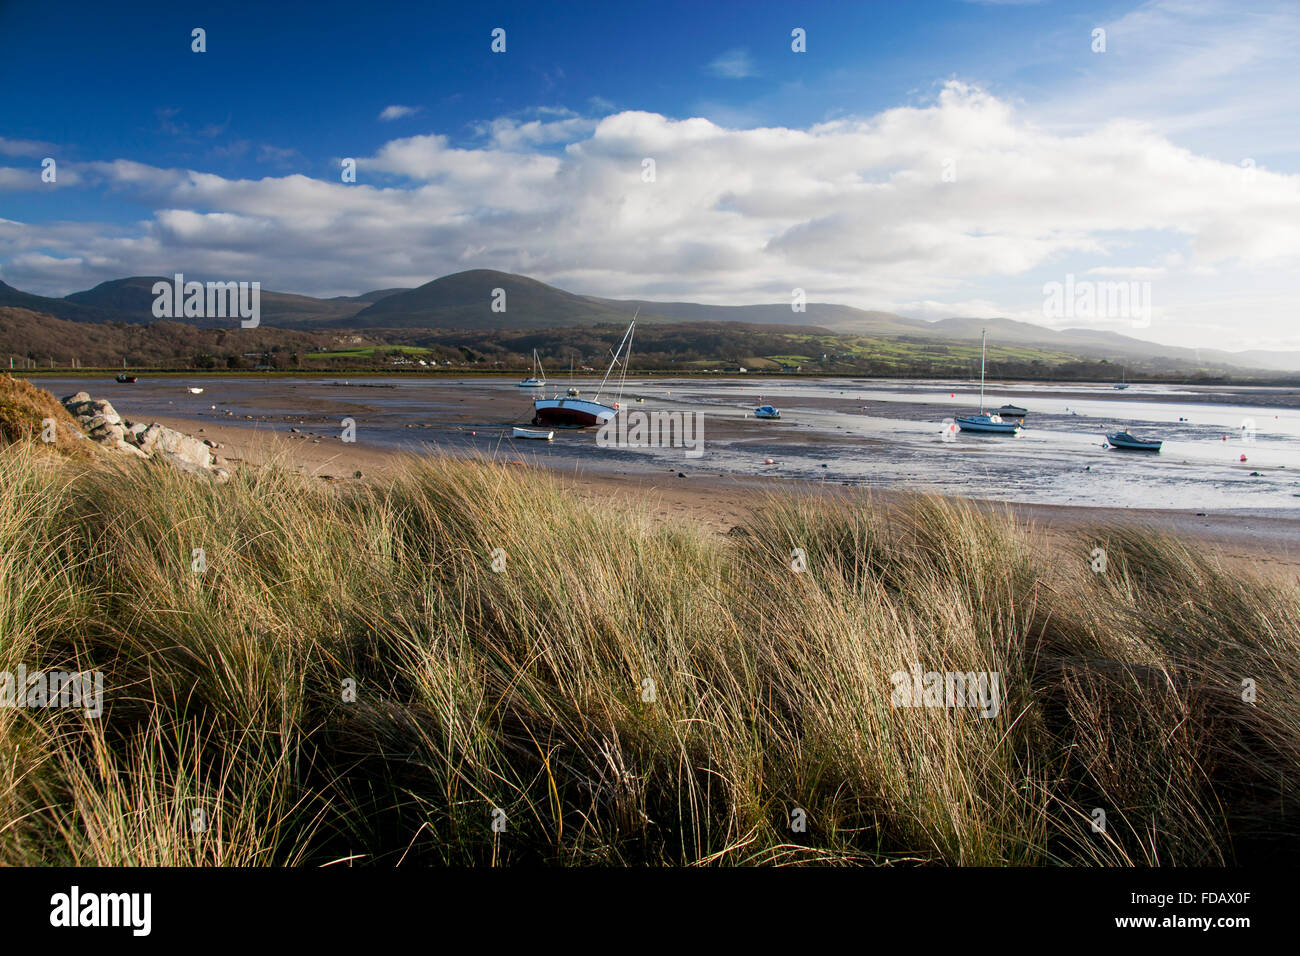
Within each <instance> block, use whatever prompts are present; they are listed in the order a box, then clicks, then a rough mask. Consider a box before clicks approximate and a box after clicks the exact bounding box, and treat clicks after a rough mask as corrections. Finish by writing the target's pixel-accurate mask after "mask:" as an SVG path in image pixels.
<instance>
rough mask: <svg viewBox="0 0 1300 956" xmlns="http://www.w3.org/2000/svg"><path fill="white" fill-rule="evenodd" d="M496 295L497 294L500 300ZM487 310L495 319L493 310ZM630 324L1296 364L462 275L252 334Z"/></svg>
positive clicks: (103, 291) (115, 288) (130, 315)
mask: <svg viewBox="0 0 1300 956" xmlns="http://www.w3.org/2000/svg"><path fill="white" fill-rule="evenodd" d="M170 281H171V280H170V279H169V278H167V277H163V276H132V277H128V278H124V279H113V280H110V281H108V282H102V283H100V284H99V285H97V286H95V287H94V288H93V289H87V290H85V291H83V292H74V293H72V294H71V295H67V296H64V297H62V298H57V297H49V296H39V295H33V294H31V293H27V292H23V291H21V290H19V289H15V288H14V287H12V286H10V285H8V284H6V283H4V282H0V307H5V306H9V307H15V308H21V309H28V310H31V311H33V312H38V313H44V314H47V315H51V316H54V317H55V318H58V319H63V320H66V321H69V322H86V323H104V322H120V323H127V324H148V323H153V322H156V321H158V320H157V319H155V317H154V315H153V302H154V298H155V297H154V295H153V292H152V289H153V285H154V283H156V282H168V283H170ZM497 290H502V292H503V293H504V295H502V294H501V292H497ZM494 303H495V304H496V308H495V309H494ZM633 313H639V321H641V322H643V323H652V324H658V323H701V322H707V323H719V322H724V323H740V324H744V325H751V326H778V325H779V326H785V327H789V326H803V327H806V328H807V329H808V330H809V331H827V332H831V333H835V334H854V335H876V336H884V337H890V338H897V339H905V340H922V341H926V342H936V341H952V342H970V341H972V340H975V341H977V340H978V339H979V337H980V332H981V330H984V329H987V330H988V331H989V334H990V339H991V340H997V341H998V342H1000V343H1001V344H1003V345H1006V344H1011V343H1014V344H1016V345H1021V346H1024V347H1026V348H1037V349H1047V350H1051V351H1054V352H1058V353H1065V354H1070V355H1077V356H1079V357H1081V358H1086V359H1090V360H1099V359H1105V360H1107V361H1111V362H1118V363H1152V362H1155V363H1172V364H1174V365H1177V366H1180V367H1188V368H1215V367H1219V368H1222V367H1229V368H1238V369H1254V370H1270V371H1296V370H1300V352H1294V351H1289V352H1288V351H1276V352H1270V351H1261V350H1255V351H1243V352H1229V351H1224V350H1219V349H1190V348H1179V347H1175V346H1166V345H1159V344H1157V343H1154V342H1147V341H1145V340H1142V339H1137V338H1133V337H1131V336H1126V335H1122V334H1120V333H1117V332H1110V331H1099V330H1093V329H1061V330H1056V329H1049V328H1045V327H1043V326H1039V325H1034V324H1032V323H1028V322H1019V321H1016V320H1012V319H998V318H993V319H988V318H949V319H943V320H940V321H937V322H929V321H925V320H922V319H914V318H908V317H906V316H901V315H896V314H894V313H891V312H877V311H869V310H864V309H857V308H853V307H851V306H846V305H837V304H833V303H818V302H810V303H808V304H807V306H806V309H805V311H804V312H801V313H797V312H793V311H792V310H791V308H790V305H789V303H774V304H762V305H734V306H719V305H702V304H699V303H694V302H657V301H651V300H641V299H609V298H600V297H597V296H588V295H580V294H577V293H573V292H568V291H566V290H564V289H559V288H556V287H554V286H550V285H547V284H546V283H543V282H539V281H538V280H536V279H532V278H529V277H527V276H520V275H514V274H511V273H507V272H497V271H493V270H489V269H473V270H469V271H466V272H458V273H455V274H453V275H447V276H442V277H441V278H438V279H434V280H432V281H430V282H426V283H425V284H424V285H421V286H418V287H417V288H413V289H405V288H398V289H379V290H374V291H371V292H364V293H361V294H359V295H354V296H337V297H334V298H329V299H322V298H316V297H313V296H307V295H297V294H294V293H287V292H273V291H268V290H262V292H261V323H262V325H263V326H266V327H272V328H283V329H293V330H300V331H344V330H364V329H371V330H375V329H442V330H447V329H466V330H480V331H481V330H489V329H514V330H541V329H555V328H571V327H581V326H595V325H600V324H604V323H614V324H621V323H626V322H627V320H628V319H629V318H630V317H631V316H632V314H633ZM176 321H178V322H183V323H184V324H188V325H192V326H195V327H197V328H206V329H216V328H229V327H230V326H231V324H232V323H231V320H230V319H220V318H216V319H178V320H176Z"/></svg>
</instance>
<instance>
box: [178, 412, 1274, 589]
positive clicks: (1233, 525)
mask: <svg viewBox="0 0 1300 956" xmlns="http://www.w3.org/2000/svg"><path fill="white" fill-rule="evenodd" d="M474 410H476V409H473V408H470V409H466V414H465V416H464V417H465V421H466V423H467V425H470V424H473V423H474V422H475V421H476V420H477V419H478V416H475V415H473V411H474ZM158 420H159V421H161V422H162V423H163V424H165V425H168V426H170V427H172V428H176V429H179V430H181V431H184V432H187V433H189V434H192V435H195V436H197V437H200V438H208V439H211V440H212V441H214V442H216V443H217V444H218V446H219V447H218V449H217V452H216V453H217V454H218V455H219V456H221V457H222V458H224V459H226V460H227V461H228V462H230V463H232V464H233V465H236V466H238V465H241V464H248V465H261V464H264V463H270V462H278V463H279V464H280V465H282V466H285V467H291V468H297V469H299V470H301V471H303V472H304V473H306V474H310V475H315V476H317V477H319V478H320V479H321V480H322V481H327V482H331V483H333V482H341V481H356V480H363V481H365V480H370V479H374V478H382V477H383V476H384V475H385V474H388V473H390V472H391V471H392V470H393V469H395V468H397V467H399V466H400V464H401V462H402V460H403V458H404V453H403V451H402V450H401V449H398V448H395V447H393V446H390V445H377V444H366V443H364V442H357V443H345V442H343V441H341V440H340V438H339V434H338V429H337V427H336V423H337V419H336V418H331V419H330V426H329V430H324V428H323V426H322V425H317V426H314V427H313V425H311V424H310V423H308V422H306V421H304V422H303V423H302V424H301V425H298V426H294V427H299V428H300V429H301V431H300V432H299V433H298V434H294V433H292V432H285V431H283V430H280V429H283V424H282V423H278V424H279V429H277V430H273V429H272V427H271V425H270V423H269V422H268V423H257V422H251V423H250V422H247V421H246V422H244V423H242V424H239V425H236V424H233V423H230V422H229V421H222V420H218V419H217V418H216V417H215V416H214V417H205V418H175V417H160V418H158ZM475 430H477V429H473V428H470V431H475ZM496 431H499V429H496V430H495V431H493V432H492V434H493V435H495V434H496ZM415 447H416V446H415V444H414V441H413V443H412V450H415ZM471 447H472V446H471ZM458 450H459V449H458ZM478 450H480V451H487V452H489V453H492V452H493V449H492V448H490V447H484V448H479V449H478ZM424 453H429V449H427V448H426V449H425V450H424ZM434 453H436V451H435V452H434ZM495 457H497V458H500V459H502V460H506V461H520V462H522V463H526V464H534V465H538V466H540V467H544V468H547V469H548V470H550V471H551V472H552V473H554V474H555V475H557V476H558V477H559V478H560V479H561V480H563V481H566V482H569V483H570V484H571V486H572V487H573V489H574V490H575V493H576V494H577V496H578V497H579V498H581V499H585V500H591V501H596V500H600V501H614V502H623V503H625V504H627V505H628V506H629V507H634V508H636V509H637V510H640V511H644V512H646V513H648V514H649V515H650V516H651V517H653V518H655V519H658V520H661V521H664V522H676V523H683V524H691V525H694V526H696V527H698V528H701V529H703V530H705V531H707V532H709V533H712V534H716V535H725V534H726V533H727V532H728V531H730V530H731V529H732V528H734V527H736V526H737V525H743V524H744V523H745V522H746V520H747V519H748V518H749V516H750V515H751V514H752V513H753V509H754V508H755V507H756V506H759V505H761V503H762V498H763V497H764V496H765V495H766V494H767V493H777V494H809V493H817V492H819V491H827V490H829V491H837V492H838V491H841V490H843V489H842V488H841V487H840V485H839V484H838V483H826V484H824V485H823V484H819V483H816V482H807V481H794V480H788V479H782V478H779V477H765V476H762V475H755V476H736V475H724V474H720V473H716V472H715V473H709V472H707V471H702V470H700V469H691V472H690V473H687V472H686V471H678V470H677V469H668V468H657V467H656V468H654V469H653V470H651V469H650V468H649V467H627V468H623V469H618V470H596V469H593V468H591V467H588V466H587V465H586V464H584V463H582V462H574V461H567V460H556V459H551V460H547V459H542V458H532V457H530V456H529V455H528V454H527V453H526V450H525V449H521V448H518V447H512V446H502V445H499V446H498V447H497V448H496V449H495ZM358 472H360V476H361V477H360V478H359V479H358V478H357V477H356V475H357V473H358ZM679 475H685V477H678V476H679ZM898 495H899V493H898V492H891V491H880V490H877V491H874V492H872V493H871V497H872V498H873V500H878V501H881V502H884V503H886V504H887V503H888V502H889V501H890V500H891V499H896V498H897V497H898ZM973 503H974V504H976V505H977V506H978V507H981V508H988V509H991V510H999V511H1005V510H1010V511H1011V512H1012V513H1014V514H1015V515H1016V516H1017V517H1018V518H1020V519H1021V520H1023V521H1026V522H1028V523H1029V524H1031V525H1032V526H1033V528H1034V529H1036V531H1037V532H1038V533H1040V534H1041V535H1042V538H1043V540H1044V542H1045V543H1046V544H1048V546H1051V547H1057V548H1064V547H1066V546H1067V542H1068V546H1069V547H1072V548H1077V547H1078V542H1077V540H1076V539H1075V538H1074V537H1073V535H1074V534H1075V533H1076V532H1078V531H1080V530H1082V529H1085V528H1088V527H1097V526H1101V525H1116V524H1121V525H1124V526H1134V525H1137V526H1144V527H1149V528H1151V529H1153V530H1155V531H1159V532H1163V533H1167V534H1174V535H1178V536H1179V537H1182V538H1184V539H1187V540H1189V541H1191V542H1193V543H1196V544H1199V545H1201V546H1203V547H1204V548H1206V549H1207V551H1210V552H1213V553H1214V555H1215V556H1216V557H1218V558H1219V559H1221V560H1222V561H1223V562H1224V563H1226V564H1228V565H1230V566H1234V567H1239V568H1241V569H1243V570H1250V571H1251V572H1253V573H1255V574H1258V575H1260V576H1261V577H1264V578H1267V579H1270V580H1276V581H1287V582H1291V583H1296V582H1297V581H1300V517H1298V518H1286V517H1258V516H1251V515H1235V514H1224V513H1197V512H1191V511H1171V510H1156V509H1123V510H1115V509H1109V508H1086V507H1077V506H1070V505H1047V504H1011V505H1007V504H1001V503H994V502H982V501H975V502H973ZM1079 558H1080V560H1081V561H1083V560H1087V555H1086V554H1083V553H1081V554H1080V556H1079Z"/></svg>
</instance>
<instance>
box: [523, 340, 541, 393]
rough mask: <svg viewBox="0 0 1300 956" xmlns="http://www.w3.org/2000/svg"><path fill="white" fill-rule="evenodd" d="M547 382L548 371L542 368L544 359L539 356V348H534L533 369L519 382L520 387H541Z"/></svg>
mask: <svg viewBox="0 0 1300 956" xmlns="http://www.w3.org/2000/svg"><path fill="white" fill-rule="evenodd" d="M545 384H546V372H545V371H543V370H542V360H541V359H540V358H538V357H537V349H533V371H532V374H530V375H529V376H528V377H527V378H526V379H524V380H523V381H522V382H520V383H519V387H520V388H541V387H542V386H543V385H545Z"/></svg>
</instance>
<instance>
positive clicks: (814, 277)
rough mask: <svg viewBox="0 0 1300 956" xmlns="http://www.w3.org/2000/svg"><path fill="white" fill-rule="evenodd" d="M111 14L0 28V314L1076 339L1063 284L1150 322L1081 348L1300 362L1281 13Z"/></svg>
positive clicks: (547, 8)
mask: <svg viewBox="0 0 1300 956" xmlns="http://www.w3.org/2000/svg"><path fill="white" fill-rule="evenodd" d="M129 6H130V9H128V10H120V9H114V8H112V7H109V6H107V5H100V4H83V3H75V2H74V3H67V4H62V5H60V6H59V7H58V10H57V14H56V13H51V12H50V9H49V8H43V7H40V6H37V5H32V4H18V3H3V4H0V50H2V51H3V54H4V55H3V56H0V84H3V87H2V88H3V89H4V90H5V91H6V92H5V95H4V106H3V110H2V111H0V278H3V279H4V280H5V281H7V282H10V283H11V284H13V285H16V286H18V287H20V288H24V289H28V290H31V291H37V292H42V293H44V294H65V293H67V292H71V291H75V290H77V289H81V288H86V287H88V286H91V285H94V284H95V283H96V282H99V281H103V280H104V279H107V278H115V277H118V276H121V275H128V274H139V273H165V274H166V273H171V272H173V271H188V272H191V273H194V274H202V275H215V276H217V277H222V278H257V279H260V280H261V281H262V282H263V285H264V287H266V288H275V289H282V290H287V291H299V292H307V293H312V294H342V293H352V292H358V291H362V290H363V289H366V288H378V287H384V286H389V285H396V284H416V283H418V282H422V281H427V280H428V279H430V278H433V277H434V276H436V275H439V274H442V273H444V272H450V271H456V270H457V269H459V268H472V267H476V266H484V267H491V268H503V269H509V270H511V271H520V272H526V273H528V274H531V275H535V276H536V277H538V278H541V279H544V280H546V281H552V282H555V283H557V284H560V285H562V286H564V287H566V288H570V289H572V290H573V291H578V292H589V293H593V294H602V295H619V296H642V295H645V296H650V297H657V298H692V299H697V300H703V301H712V302H717V303H719V304H728V303H735V302H754V301H781V300H782V299H783V298H785V297H786V296H788V295H789V294H790V290H791V289H792V288H794V287H796V286H798V287H801V288H805V289H806V290H807V294H808V297H809V299H810V300H814V301H816V300H824V301H841V302H848V303H849V304H853V305H859V306H862V307H866V308H882V309H889V310H892V311H898V312H902V313H904V314H910V315H919V316H922V317H927V318H939V317H943V316H945V315H970V314H987V315H1009V316H1012V317H1015V318H1023V319H1026V320H1028V321H1040V322H1045V323H1046V324H1066V325H1070V324H1073V325H1082V324H1089V323H1086V322H1079V321H1072V322H1064V323H1062V322H1059V321H1054V319H1053V318H1052V317H1051V316H1046V315H1044V314H1043V308H1042V303H1043V292H1042V288H1043V284H1044V282H1050V281H1059V280H1061V279H1063V278H1064V277H1065V276H1066V275H1067V274H1069V275H1075V276H1077V278H1078V279H1079V281H1090V280H1092V281H1103V280H1116V281H1118V280H1120V279H1123V280H1124V281H1140V282H1149V283H1151V286H1152V288H1151V296H1152V300H1153V302H1154V303H1155V306H1154V316H1153V318H1152V320H1151V321H1150V322H1149V324H1147V325H1141V326H1135V325H1134V323H1127V324H1126V323H1123V322H1120V323H1118V324H1116V323H1115V322H1114V321H1113V317H1110V318H1107V317H1102V318H1100V319H1099V320H1098V321H1096V322H1094V323H1091V324H1095V325H1099V326H1105V325H1107V323H1108V322H1109V323H1111V325H1110V326H1109V327H1114V328H1115V329H1116V330H1117V331H1124V332H1126V333H1128V334H1134V335H1139V336H1142V337H1149V338H1153V339H1159V340H1162V341H1169V342H1174V343H1178V344H1188V343H1189V342H1191V343H1192V344H1207V345H1209V344H1214V345H1217V346H1220V347H1229V348H1231V347H1241V348H1247V347H1260V346H1263V347H1268V346H1286V347H1300V334H1298V333H1297V332H1295V331H1293V330H1292V329H1291V328H1290V326H1291V325H1294V324H1295V323H1294V322H1290V321H1288V319H1289V316H1290V314H1291V312H1292V311H1293V310H1292V307H1291V303H1292V302H1293V301H1294V294H1295V293H1296V292H1297V291H1300V290H1298V289H1297V288H1296V284H1295V280H1294V275H1295V271H1296V270H1295V268H1294V266H1295V265H1296V262H1295V259H1294V254H1295V251H1296V247H1297V246H1298V245H1300V242H1297V236H1296V232H1295V223H1296V222H1297V220H1298V219H1300V216H1298V215H1297V208H1300V207H1297V206H1296V205H1295V203H1296V201H1297V200H1296V195H1297V183H1298V182H1300V175H1298V174H1300V140H1298V134H1297V128H1296V127H1297V124H1295V122H1294V114H1295V110H1294V104H1293V102H1292V96H1293V90H1294V88H1295V81H1296V79H1297V77H1296V72H1297V70H1296V63H1297V53H1296V50H1297V49H1300V47H1298V46H1297V45H1296V44H1297V42H1298V41H1300V10H1298V9H1297V7H1296V5H1295V4H1294V3H1290V4H1285V3H1255V2H1246V3H1217V2H1211V0H1158V2H1145V3H1134V2H1128V3H1057V2H1041V3H975V2H918V3H901V2H891V3H870V2H852V3H809V4H797V3H762V2H759V3H743V4H742V3H706V2H695V3H655V4H653V5H625V4H612V3H567V4H563V5H560V4H555V5H544V4H538V3H526V4H481V5H480V4H474V5H463V6H459V7H458V6H450V5H442V4H428V3H426V4H401V3H386V4H372V5H365V4H360V5H358V4H343V3H314V4H310V5H307V4H303V5H300V6H298V8H297V9H293V7H294V6H296V5H285V6H280V5H261V4H247V5H241V4H229V3H222V4H161V3H159V4H153V3H137V4H131V5H129ZM194 27H202V28H204V29H205V30H206V32H207V51H206V52H205V53H201V54H200V53H194V52H192V51H191V49H190V46H191V39H190V31H191V29H192V28H194ZM496 27H502V28H504V29H505V30H506V52H505V53H503V54H494V53H493V52H492V51H491V50H490V44H491V35H490V34H491V31H492V30H493V29H494V28H496ZM795 27H800V28H802V29H804V30H805V31H806V34H807V52H806V53H795V52H793V51H792V50H791V38H790V32H791V30H792V29H793V28H795ZM1098 27H1101V28H1104V29H1105V30H1106V31H1107V49H1106V50H1105V52H1104V53H1098V52H1096V51H1094V50H1093V49H1091V47H1092V45H1093V37H1092V31H1093V30H1094V29H1096V28H1098ZM383 116H394V117H395V118H381V117H383ZM47 156H48V157H52V158H54V159H55V160H56V161H57V163H58V167H57V168H58V181H57V182H56V183H42V182H41V180H40V162H41V160H42V159H43V158H45V157H47ZM342 157H353V158H356V159H357V162H358V168H359V175H358V181H357V183H355V184H345V183H342V182H340V178H339V164H340V159H341V158H342ZM646 157H650V158H654V159H655V161H656V163H657V164H658V166H657V169H658V172H659V175H658V177H657V180H656V181H655V182H653V183H645V182H643V181H642V177H641V175H640V173H641V169H642V160H643V159H644V158H646ZM946 174H947V178H946V179H945V178H944V177H945V175H946ZM645 186H649V187H651V188H650V189H645V188H642V187H645ZM1288 223H1290V226H1289V225H1288ZM1225 310H1227V314H1225ZM1225 335H1231V336H1233V337H1234V338H1233V340H1232V341H1229V342H1225V341H1224V340H1223V337H1224V336H1225Z"/></svg>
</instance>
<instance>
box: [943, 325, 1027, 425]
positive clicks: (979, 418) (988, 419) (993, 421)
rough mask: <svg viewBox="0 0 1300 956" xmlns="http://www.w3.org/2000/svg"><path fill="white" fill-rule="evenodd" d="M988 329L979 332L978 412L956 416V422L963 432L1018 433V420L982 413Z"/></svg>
mask: <svg viewBox="0 0 1300 956" xmlns="http://www.w3.org/2000/svg"><path fill="white" fill-rule="evenodd" d="M987 339H988V330H984V331H982V332H981V333H980V413H979V414H978V415H969V416H966V417H965V418H962V417H958V418H957V424H958V425H960V426H961V430H962V431H964V432H988V433H991V434H994V435H1019V434H1020V422H1004V421H1003V420H1002V416H1001V415H986V414H984V349H985V342H986V341H987Z"/></svg>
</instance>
